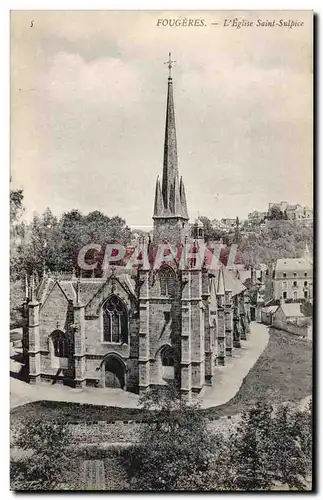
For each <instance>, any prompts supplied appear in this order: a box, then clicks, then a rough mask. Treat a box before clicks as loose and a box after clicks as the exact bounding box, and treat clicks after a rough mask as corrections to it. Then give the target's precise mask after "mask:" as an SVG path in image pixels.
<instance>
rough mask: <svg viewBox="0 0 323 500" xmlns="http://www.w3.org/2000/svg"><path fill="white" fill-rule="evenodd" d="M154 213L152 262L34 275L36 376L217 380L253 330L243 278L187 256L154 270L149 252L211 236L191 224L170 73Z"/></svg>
mask: <svg viewBox="0 0 323 500" xmlns="http://www.w3.org/2000/svg"><path fill="white" fill-rule="evenodd" d="M153 220H154V231H153V240H152V241H150V240H149V241H144V240H142V241H141V245H142V251H144V252H145V253H146V254H147V255H148V256H149V258H148V262H146V264H145V265H142V266H139V268H136V269H135V268H133V269H127V268H126V267H125V266H118V267H114V268H113V269H109V270H108V271H107V272H106V273H105V276H104V277H101V278H95V277H92V278H84V277H82V276H81V275H80V276H79V277H78V278H76V277H75V276H72V275H69V276H68V275H57V276H53V275H47V276H44V277H43V279H42V281H41V283H40V284H39V286H38V288H37V290H36V287H35V286H34V284H33V280H31V283H30V292H29V297H30V298H27V302H28V303H27V312H28V322H27V327H26V332H25V335H24V347H25V350H26V351H27V352H28V357H29V373H30V381H31V382H32V383H39V382H43V381H48V382H50V383H54V382H60V383H64V384H70V385H72V386H74V387H84V386H94V387H107V386H108V387H119V388H120V387H121V388H123V389H125V390H128V391H133V392H136V393H142V392H144V391H146V389H147V388H148V387H152V386H162V385H165V384H167V383H169V382H170V381H172V383H175V384H176V385H177V387H178V388H179V390H180V391H181V393H182V395H183V397H185V398H187V399H191V397H192V396H194V395H195V394H198V393H201V391H202V390H203V387H204V386H206V385H212V384H214V383H216V380H215V366H216V365H217V364H219V365H225V363H226V358H227V357H228V356H232V353H233V350H234V349H236V348H239V347H241V340H246V339H247V334H248V332H249V323H250V307H249V301H248V294H247V289H246V287H245V286H244V285H243V284H242V283H241V281H240V280H239V279H238V278H237V277H236V276H235V274H234V272H232V271H230V270H229V269H226V268H224V267H223V266H220V267H217V268H216V269H209V268H208V269H207V268H206V267H205V263H204V262H201V263H200V264H198V263H196V262H195V263H193V262H192V259H191V260H190V258H187V259H185V258H184V261H185V262H186V263H187V265H185V266H179V265H178V262H177V261H176V260H174V261H173V262H170V261H169V262H168V261H167V262H163V263H162V265H161V266H160V267H158V268H157V269H156V268H154V263H153V261H152V259H151V256H152V255H156V252H157V249H158V245H159V246H160V244H161V243H162V244H167V245H172V246H174V247H175V250H176V251H177V250H178V249H180V252H181V256H184V257H185V254H183V252H185V251H186V247H187V246H188V247H189V245H191V246H193V247H194V248H196V247H198V246H199V245H202V244H203V241H204V238H203V224H202V223H201V222H200V221H198V222H197V223H196V224H195V225H194V226H193V228H192V231H191V229H190V226H189V218H188V214H187V203H186V195H185V188H184V182H183V179H182V178H179V173H178V165H177V146H176V130H175V113H174V103H173V82H172V78H169V79H168V96H167V112H166V130H165V144H164V166H163V179H162V183H160V181H159V179H157V182H156V192H155V204H154V214H153ZM165 260H166V259H165ZM193 260H194V259H193Z"/></svg>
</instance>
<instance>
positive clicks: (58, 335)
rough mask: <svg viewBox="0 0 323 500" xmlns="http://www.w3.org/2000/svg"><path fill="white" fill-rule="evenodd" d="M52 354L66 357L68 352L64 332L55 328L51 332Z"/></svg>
mask: <svg viewBox="0 0 323 500" xmlns="http://www.w3.org/2000/svg"><path fill="white" fill-rule="evenodd" d="M52 339H53V346H54V356H56V357H57V358H68V357H69V352H70V348H69V347H70V346H69V339H68V336H67V335H66V333H64V332H62V331H60V330H56V331H55V332H53V334H52Z"/></svg>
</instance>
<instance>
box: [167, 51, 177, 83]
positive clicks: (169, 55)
mask: <svg viewBox="0 0 323 500" xmlns="http://www.w3.org/2000/svg"><path fill="white" fill-rule="evenodd" d="M176 62H177V61H172V53H171V52H169V53H168V61H165V62H164V64H168V78H169V79H171V78H172V67H173V64H174V63H176Z"/></svg>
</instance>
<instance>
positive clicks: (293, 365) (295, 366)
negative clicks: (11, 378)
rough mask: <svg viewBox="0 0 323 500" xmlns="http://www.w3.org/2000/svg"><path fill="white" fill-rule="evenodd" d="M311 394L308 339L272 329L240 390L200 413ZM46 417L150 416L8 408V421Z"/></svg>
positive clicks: (40, 406) (63, 405)
mask: <svg viewBox="0 0 323 500" xmlns="http://www.w3.org/2000/svg"><path fill="white" fill-rule="evenodd" d="M311 394H312V343H311V342H308V341H307V340H304V339H301V338H298V337H296V336H293V335H291V334H288V333H285V332H282V331H280V330H275V329H272V330H271V332H270V339H269V342H268V345H267V347H266V348H265V350H264V352H263V353H262V355H261V356H260V358H259V359H258V361H257V362H256V363H255V365H254V367H253V368H252V369H251V370H250V372H249V373H248V375H247V376H246V377H245V379H244V381H243V383H242V386H241V388H240V391H239V392H238V393H237V394H236V395H235V396H234V397H233V398H232V399H231V400H230V401H229V402H228V403H226V404H224V405H222V406H218V407H216V408H207V409H205V410H201V411H203V413H204V414H205V415H207V416H209V417H213V418H217V417H221V416H225V415H235V414H237V413H240V412H241V411H243V410H245V409H247V408H248V407H252V406H253V405H254V404H255V403H256V402H258V401H263V402H266V403H280V402H283V401H298V400H301V399H303V398H305V397H306V396H309V395H311ZM35 415H37V417H38V418H50V419H57V420H64V421H68V422H96V421H98V420H106V421H108V422H114V421H117V420H124V421H127V420H139V421H140V420H141V421H145V420H147V419H148V418H153V413H152V412H149V415H148V414H147V413H144V412H143V411H142V410H140V409H135V408H116V407H106V406H96V405H88V404H79V403H68V402H56V401H36V402H34V403H28V404H26V405H23V406H19V407H17V408H14V409H13V410H11V423H12V424H13V425H14V424H15V423H16V422H18V421H19V420H21V419H26V418H27V419H28V418H34V417H35Z"/></svg>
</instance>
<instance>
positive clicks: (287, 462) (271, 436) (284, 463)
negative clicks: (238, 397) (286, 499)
mask: <svg viewBox="0 0 323 500" xmlns="http://www.w3.org/2000/svg"><path fill="white" fill-rule="evenodd" d="M311 435H312V421H311V408H310V406H309V407H308V408H305V409H304V410H301V409H298V408H296V409H295V408H293V407H290V406H288V405H286V404H283V405H279V406H278V407H277V408H275V409H274V408H272V407H271V406H269V405H266V404H265V405H264V404H260V403H258V404H256V406H255V407H254V408H253V409H251V410H249V411H247V412H244V413H243V414H242V418H241V421H240V423H239V425H238V427H237V429H236V431H235V433H234V435H233V441H232V447H231V458H230V463H231V467H232V468H231V476H230V475H228V481H229V483H231V487H232V488H233V489H238V490H243V491H246V490H248V491H250V490H255V491H259V490H269V489H273V487H274V486H277V485H280V486H283V485H287V487H289V488H290V489H297V490H305V489H308V487H309V477H310V475H311V459H312V456H311V455H312V440H311Z"/></svg>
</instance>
